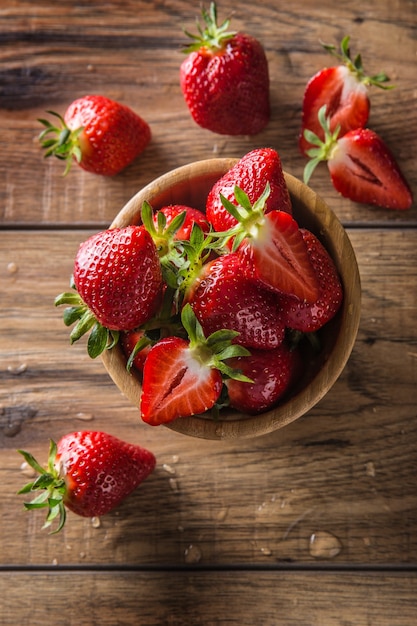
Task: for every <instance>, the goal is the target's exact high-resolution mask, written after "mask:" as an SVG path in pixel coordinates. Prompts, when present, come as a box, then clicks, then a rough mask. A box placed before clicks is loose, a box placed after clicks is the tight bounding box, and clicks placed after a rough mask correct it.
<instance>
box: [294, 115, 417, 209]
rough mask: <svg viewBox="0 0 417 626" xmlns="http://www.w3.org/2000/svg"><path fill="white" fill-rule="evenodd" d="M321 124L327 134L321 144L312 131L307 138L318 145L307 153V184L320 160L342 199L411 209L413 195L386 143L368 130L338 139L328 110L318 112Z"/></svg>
mask: <svg viewBox="0 0 417 626" xmlns="http://www.w3.org/2000/svg"><path fill="white" fill-rule="evenodd" d="M319 122H320V125H321V127H322V128H323V131H324V134H325V140H324V142H322V141H321V140H320V139H319V138H318V137H317V136H316V135H315V134H314V133H313V132H310V131H305V134H306V137H307V138H308V139H309V141H310V142H311V143H312V144H314V146H316V147H315V148H311V149H310V150H308V156H309V157H311V160H310V161H309V162H308V163H307V165H306V167H305V169H304V182H305V183H306V184H307V183H308V182H309V180H310V177H311V175H312V173H313V171H314V169H315V167H316V166H317V164H318V163H320V161H326V162H327V167H328V169H329V172H330V177H331V180H332V183H333V186H334V188H335V189H336V190H337V191H338V192H339V193H341V194H342V196H344V197H346V198H349V199H350V200H353V201H354V202H360V203H363V204H373V205H376V206H379V207H383V208H387V209H398V210H405V209H409V208H410V207H411V204H412V202H413V197H412V193H411V190H410V187H409V186H408V183H407V181H406V180H405V178H404V176H403V174H402V172H401V170H400V168H399V167H398V164H397V162H396V161H395V158H394V156H393V154H392V153H391V151H390V150H389V148H388V146H387V145H386V144H385V143H384V141H383V140H382V139H381V137H379V135H377V133H375V132H374V131H373V130H370V129H369V128H358V129H356V130H351V131H349V132H348V133H346V134H345V135H343V137H340V138H339V130H338V129H336V130H335V131H334V132H333V133H332V132H331V130H330V128H329V122H328V118H327V117H326V107H322V108H321V109H320V111H319Z"/></svg>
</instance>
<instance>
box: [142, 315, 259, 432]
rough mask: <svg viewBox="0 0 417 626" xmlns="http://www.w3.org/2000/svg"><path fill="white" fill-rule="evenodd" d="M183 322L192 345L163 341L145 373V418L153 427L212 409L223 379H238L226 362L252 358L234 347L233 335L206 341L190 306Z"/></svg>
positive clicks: (222, 334)
mask: <svg viewBox="0 0 417 626" xmlns="http://www.w3.org/2000/svg"><path fill="white" fill-rule="evenodd" d="M182 320H183V325H184V328H186V330H187V332H188V335H189V338H190V339H189V340H188V339H183V338H180V337H174V336H171V337H167V338H165V339H161V340H160V341H158V342H157V343H156V344H155V345H154V346H153V348H152V349H151V350H150V352H149V354H148V356H147V358H146V361H145V365H144V368H143V383H142V396H141V416H142V419H143V420H144V421H145V422H147V423H148V424H151V425H152V426H156V425H159V424H165V423H168V422H171V421H173V420H174V419H177V418H179V417H187V416H190V415H195V414H196V413H204V412H205V411H207V410H209V409H211V408H212V407H213V406H214V405H215V403H216V401H217V400H218V398H219V396H220V393H221V391H222V387H223V379H222V373H225V374H227V375H228V376H231V375H234V373H233V370H232V369H231V368H229V367H227V366H226V364H225V363H224V362H223V359H224V358H228V357H231V356H232V353H233V354H234V355H236V356H239V355H245V354H248V352H247V350H245V349H243V348H241V347H240V346H237V345H233V346H232V345H231V340H232V339H234V338H235V336H236V333H233V332H232V331H223V332H220V333H217V334H216V335H212V336H211V337H208V338H207V339H206V338H205V336H204V334H203V331H202V328H201V326H200V324H199V323H198V321H197V319H196V317H195V316H194V314H193V313H192V309H191V307H190V305H189V304H188V305H186V306H185V307H184V308H183V310H182ZM236 375H238V374H236Z"/></svg>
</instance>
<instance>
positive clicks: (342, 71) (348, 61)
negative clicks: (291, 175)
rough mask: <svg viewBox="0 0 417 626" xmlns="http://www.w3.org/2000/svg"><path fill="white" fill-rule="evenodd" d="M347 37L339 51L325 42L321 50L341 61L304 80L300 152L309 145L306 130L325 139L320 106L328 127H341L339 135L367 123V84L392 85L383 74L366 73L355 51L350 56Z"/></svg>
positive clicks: (304, 151)
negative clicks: (369, 74)
mask: <svg viewBox="0 0 417 626" xmlns="http://www.w3.org/2000/svg"><path fill="white" fill-rule="evenodd" d="M349 40H350V38H349V37H344V38H343V39H342V42H341V45H340V50H341V53H340V54H338V53H337V52H336V51H335V47H334V46H332V45H327V44H324V49H325V50H327V51H328V52H330V53H331V54H332V55H333V56H335V57H336V58H337V59H338V60H339V61H340V62H341V63H340V64H339V65H337V66H335V67H326V68H324V69H322V70H320V71H319V72H318V73H317V74H315V75H314V76H313V77H312V78H311V79H310V80H309V82H308V83H307V87H306V89H305V92H304V99H303V111H302V123H301V133H300V137H299V146H300V150H301V152H302V153H303V154H306V153H307V150H308V149H309V148H311V147H312V144H311V143H310V142H309V141H308V139H307V138H306V137H305V135H304V130H305V129H308V130H310V131H312V132H314V133H315V134H316V135H317V136H318V137H319V138H320V139H322V140H323V139H324V133H323V129H322V128H321V126H320V123H319V121H318V112H319V110H320V109H321V107H322V106H324V105H326V107H327V113H328V116H329V127H330V130H331V131H332V132H333V131H334V130H335V129H336V127H337V126H340V136H342V135H344V134H345V133H347V132H348V131H350V130H355V129H356V128H363V127H365V126H366V123H367V121H368V118H369V111H370V100H369V95H368V91H369V87H370V86H372V85H374V86H377V87H380V88H382V89H391V88H392V86H391V85H386V84H385V83H386V82H387V81H389V78H388V77H387V76H386V75H385V74H384V73H380V74H377V75H375V76H366V74H365V72H364V69H363V66H362V58H361V56H360V55H359V54H358V55H357V56H356V57H355V58H354V59H352V58H351V56H350V50H349Z"/></svg>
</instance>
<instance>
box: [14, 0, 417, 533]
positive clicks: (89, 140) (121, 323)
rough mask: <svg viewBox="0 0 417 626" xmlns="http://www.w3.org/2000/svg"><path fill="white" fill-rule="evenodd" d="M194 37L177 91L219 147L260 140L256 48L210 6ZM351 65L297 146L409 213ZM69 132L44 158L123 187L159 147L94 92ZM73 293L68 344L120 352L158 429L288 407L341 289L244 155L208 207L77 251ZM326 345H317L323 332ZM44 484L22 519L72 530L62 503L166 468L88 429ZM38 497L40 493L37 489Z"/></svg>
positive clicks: (401, 181) (92, 507) (353, 185)
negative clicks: (34, 513) (227, 412)
mask: <svg viewBox="0 0 417 626" xmlns="http://www.w3.org/2000/svg"><path fill="white" fill-rule="evenodd" d="M202 16H203V20H204V27H202V26H200V25H198V34H197V35H193V34H190V33H186V34H187V35H188V36H189V37H190V38H191V39H192V42H191V44H189V45H188V46H185V47H184V52H185V53H186V54H187V57H186V59H185V60H184V62H183V63H182V64H181V67H180V73H179V82H180V86H181V90H182V93H183V96H184V100H185V103H186V105H187V107H188V110H189V112H190V114H191V116H192V118H193V120H194V121H195V122H196V123H197V124H198V125H199V126H201V127H202V128H205V129H207V130H209V131H212V132H214V133H218V134H223V135H256V134H257V133H259V132H260V131H261V130H263V129H264V128H265V127H266V126H267V124H268V123H269V121H270V115H271V107H270V92H269V70H268V62H267V58H266V55H265V51H264V49H263V47H262V45H261V44H260V42H259V41H257V40H256V39H255V38H254V37H251V36H250V35H247V34H246V33H242V32H236V31H233V30H230V28H229V20H225V21H224V22H223V23H221V24H218V23H217V9H216V5H215V3H214V2H212V3H211V4H210V8H209V10H208V11H206V10H205V9H203V11H202ZM324 47H325V49H326V50H327V51H328V52H330V53H331V54H332V55H335V56H336V57H337V58H338V60H339V61H340V63H339V64H338V65H337V66H335V67H330V68H324V69H323V70H321V71H320V72H318V73H317V74H315V75H314V76H313V77H312V78H311V79H310V81H309V82H308V84H307V86H306V89H305V93H304V99H303V106H302V120H301V132H300V138H299V149H300V150H301V153H302V154H303V155H305V156H307V157H309V159H310V160H309V162H308V163H307V165H306V167H305V171H304V181H305V182H306V183H308V181H309V180H310V177H311V175H312V173H313V171H314V169H315V167H316V166H317V165H318V163H320V162H321V161H325V162H327V166H328V169H329V173H330V177H331V181H332V183H333V185H334V187H335V189H336V190H337V191H338V192H339V193H340V194H342V195H343V196H345V197H347V198H349V199H351V200H353V201H355V202H359V203H366V204H370V205H377V206H380V207H386V208H390V209H397V210H398V209H401V210H403V209H408V208H410V206H411V204H412V200H413V199H412V194H411V191H410V188H409V186H408V184H407V181H406V180H405V178H404V176H403V175H402V173H401V171H400V168H399V167H398V165H397V163H396V161H395V158H394V156H393V155H392V153H391V152H390V150H389V149H388V147H387V146H386V145H385V143H384V142H383V140H382V139H381V138H380V137H379V136H378V135H377V134H376V133H375V132H374V131H372V130H371V129H368V128H366V124H367V121H368V117H369V110H370V101H369V97H368V87H369V86H371V85H376V86H378V87H382V88H384V89H385V88H390V87H388V86H387V85H386V83H387V81H388V78H387V77H386V76H385V74H382V73H381V74H379V75H377V76H372V77H369V76H366V74H365V72H364V70H363V66H362V60H361V57H360V55H357V56H356V57H355V58H354V59H352V58H351V56H350V51H349V37H345V38H344V39H343V40H342V43H341V53H340V54H338V53H337V52H336V51H335V49H334V47H333V46H328V45H325V46H324ZM49 113H51V114H52V115H53V116H54V118H55V119H56V120H57V121H56V123H53V122H51V121H49V120H47V119H41V120H39V121H40V122H41V124H42V125H43V127H44V128H43V130H42V132H41V134H40V141H41V143H42V147H43V148H44V149H45V156H47V157H48V156H52V155H54V156H56V157H57V158H58V159H61V160H63V161H65V163H66V168H65V174H66V173H68V171H69V169H70V167H71V164H72V163H73V162H74V161H75V162H76V163H78V165H79V166H80V167H81V168H83V169H84V170H86V171H88V172H92V173H95V174H100V175H103V176H113V175H115V174H118V173H119V172H121V171H122V170H123V169H124V168H125V167H127V166H128V165H129V164H130V163H131V162H132V161H133V160H134V159H136V158H137V157H138V156H139V155H140V154H141V153H142V152H143V151H144V150H145V148H146V147H147V145H148V144H149V142H150V141H151V129H150V127H149V124H148V123H147V122H146V121H145V120H144V119H143V118H142V117H140V116H139V115H138V114H137V113H135V112H134V111H132V110H131V109H129V108H128V107H127V106H125V105H123V104H121V103H118V102H115V101H113V100H110V99H109V98H106V97H105V96H102V95H87V96H83V97H81V98H79V99H77V100H75V101H74V102H72V103H71V104H70V106H69V107H68V109H67V110H66V112H65V114H64V116H61V115H59V114H57V113H55V112H53V111H49ZM73 279H74V281H73V287H74V290H73V291H72V292H69V293H64V294H61V295H60V296H58V297H57V299H56V304H66V305H67V307H66V309H65V311H64V322H65V324H66V325H67V326H73V328H72V331H71V335H70V338H71V342H74V341H77V340H78V339H79V338H80V337H82V336H83V335H85V334H88V344H87V345H88V352H89V354H90V356H92V357H96V356H98V355H99V354H101V353H102V352H103V350H106V349H109V348H112V347H113V346H115V345H116V344H117V343H118V342H119V343H120V345H121V347H122V349H123V350H124V352H125V354H126V360H127V368H128V369H130V368H132V367H134V368H136V369H137V370H138V371H139V372H140V375H141V377H142V395H141V415H142V418H143V420H144V421H145V422H147V423H149V424H152V425H157V424H162V423H168V422H171V421H172V420H175V419H180V418H181V417H185V416H189V415H194V414H200V413H205V412H207V411H212V412H213V414H214V415H215V414H216V413H217V412H218V411H220V410H221V409H222V408H223V407H226V406H229V407H232V408H234V409H236V410H237V411H239V412H243V413H248V414H257V413H261V412H263V411H267V410H268V409H270V408H272V407H274V406H276V405H277V404H278V403H279V402H280V401H282V399H283V398H285V396H286V395H288V394H289V393H290V392H291V390H292V389H293V388H294V386H296V385H297V381H300V380H301V378H302V376H303V370H304V368H305V367H306V363H307V362H308V358H306V354H307V355H308V354H309V346H310V344H314V345H315V346H317V342H316V341H315V340H314V341H311V342H309V341H306V337H308V338H309V339H315V338H316V337H317V335H316V333H317V331H320V329H321V328H323V326H324V325H325V324H327V322H329V321H330V320H331V319H332V318H333V317H334V316H335V315H336V313H337V311H338V309H339V308H340V305H341V302H342V299H343V289H342V285H341V282H340V278H339V276H338V273H337V271H336V268H335V266H334V263H333V261H332V259H331V258H330V256H329V254H328V253H327V251H326V249H325V248H324V247H323V245H322V244H321V243H320V241H319V240H318V239H317V237H316V236H315V235H314V234H313V233H312V232H309V231H308V230H306V229H304V228H302V227H300V225H299V224H297V222H296V221H295V219H294V218H293V217H292V207H291V200H290V197H289V194H288V190H287V188H286V185H285V179H284V176H283V173H282V169H281V162H280V158H279V156H278V154H277V153H276V152H275V151H274V150H272V149H270V148H262V149H256V150H253V151H252V152H250V153H248V154H247V155H245V156H244V157H243V158H242V159H241V160H240V161H239V162H238V163H237V165H236V166H235V167H233V168H232V169H231V170H230V171H229V172H228V173H227V174H226V175H225V176H223V177H222V178H221V179H220V180H219V181H218V182H217V183H216V184H215V185H214V186H213V188H212V190H211V191H210V193H209V195H208V198H207V202H206V210H205V213H203V212H201V211H199V210H197V209H196V208H195V207H189V206H182V205H181V206H178V205H175V206H167V207H163V208H162V209H160V210H159V211H158V212H157V213H156V214H155V213H154V212H153V210H152V207H150V206H149V204H147V203H144V206H143V207H142V223H141V224H140V225H131V226H128V227H126V228H123V229H113V230H106V231H103V232H100V233H97V234H96V235H94V236H93V237H91V238H90V239H88V240H87V241H85V242H84V243H83V244H81V246H80V249H79V252H78V254H77V257H76V259H75V264H74V275H73ZM319 334H320V333H319ZM19 452H21V453H22V454H23V456H24V458H25V460H26V462H27V463H28V464H29V465H30V466H31V467H32V468H33V469H34V470H36V471H37V472H38V473H39V476H38V477H37V478H36V479H35V480H34V481H31V482H30V483H29V484H28V485H26V486H25V487H24V488H23V489H22V490H21V493H25V494H28V493H32V492H36V494H37V495H36V496H35V498H34V499H33V500H32V501H31V502H27V503H26V504H25V506H26V508H27V509H38V508H40V507H46V508H47V510H48V512H47V517H46V523H45V525H46V526H49V525H51V524H52V522H53V521H54V520H58V530H59V529H60V528H62V526H63V524H64V522H65V515H66V508H69V509H71V510H72V511H74V512H75V513H77V514H79V515H83V516H89V517H91V516H94V515H102V514H104V513H106V512H108V511H110V510H111V509H112V508H114V507H115V506H117V505H118V504H119V503H120V502H121V500H122V499H123V498H125V497H126V496H127V495H128V494H129V493H130V492H131V491H132V490H133V489H134V488H136V487H137V486H138V485H139V484H140V483H141V482H142V481H143V480H144V479H145V478H146V477H147V476H148V475H149V474H150V473H151V472H152V470H153V468H154V466H155V462H156V461H155V457H154V455H153V454H152V453H151V452H149V451H147V450H145V449H143V448H141V447H140V446H134V445H132V444H129V443H126V442H123V441H120V440H119V439H117V438H115V437H113V436H111V435H108V434H107V433H103V432H94V431H93V432H90V431H80V432H76V433H70V434H68V435H65V436H64V437H62V438H61V439H60V440H59V442H58V444H55V443H54V442H53V441H52V442H51V445H50V455H49V460H48V465H47V467H46V468H43V467H42V466H40V465H39V463H38V462H37V461H36V460H35V459H34V458H33V457H32V455H31V454H30V453H28V452H25V451H19ZM38 492H40V493H38Z"/></svg>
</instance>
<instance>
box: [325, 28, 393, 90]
mask: <svg viewBox="0 0 417 626" xmlns="http://www.w3.org/2000/svg"><path fill="white" fill-rule="evenodd" d="M349 41H350V37H349V36H348V35H347V36H346V37H343V39H342V41H341V43H340V54H339V53H338V52H336V46H333V45H331V44H325V43H323V42H322V46H323V48H324V49H325V50H326V51H327V52H329V53H330V54H331V55H332V56H334V57H336V58H337V59H339V61H341V62H342V63H344V65H346V67H347V68H348V69H349V71H350V72H351V73H352V74H354V75H355V76H356V78H357V79H358V81H359V82H361V83H363V84H364V85H374V86H375V87H380V89H394V85H386V84H385V83H387V82H388V81H389V80H390V79H389V78H388V76H387V75H386V74H385V73H384V72H380V73H379V74H375V76H367V75H366V74H365V71H364V68H363V64H362V57H361V55H360V54H357V55H356V57H355V58H354V59H352V57H351V56H350V49H349Z"/></svg>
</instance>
